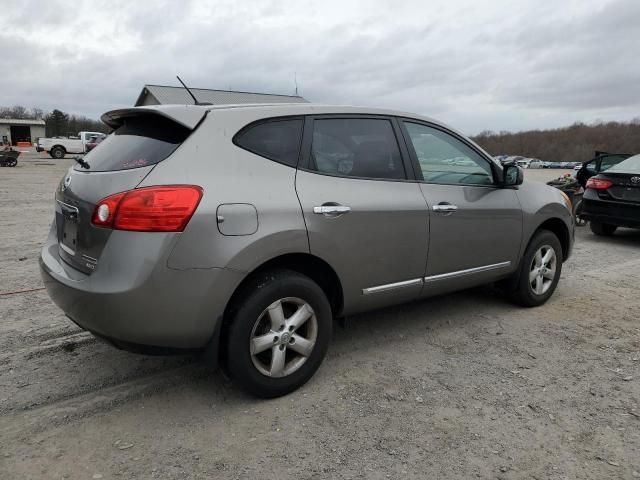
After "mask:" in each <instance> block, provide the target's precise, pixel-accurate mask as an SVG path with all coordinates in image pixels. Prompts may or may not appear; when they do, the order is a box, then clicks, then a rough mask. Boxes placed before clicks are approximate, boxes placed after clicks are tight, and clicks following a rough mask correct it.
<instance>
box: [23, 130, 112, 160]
mask: <svg viewBox="0 0 640 480" xmlns="http://www.w3.org/2000/svg"><path fill="white" fill-rule="evenodd" d="M104 136H105V134H104V133H100V132H80V133H79V134H78V138H72V137H67V138H65V137H56V138H40V139H38V146H37V147H36V150H37V151H38V152H43V151H44V152H47V153H48V154H49V155H51V156H52V157H53V158H64V156H65V155H66V154H67V153H75V154H84V153H86V151H87V143H89V142H90V141H91V140H92V139H93V138H94V137H104Z"/></svg>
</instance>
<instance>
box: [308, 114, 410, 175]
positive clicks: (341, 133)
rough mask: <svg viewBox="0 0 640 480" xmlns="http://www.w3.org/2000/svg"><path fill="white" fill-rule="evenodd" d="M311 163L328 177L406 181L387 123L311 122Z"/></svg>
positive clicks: (343, 119) (366, 121) (337, 119)
mask: <svg viewBox="0 0 640 480" xmlns="http://www.w3.org/2000/svg"><path fill="white" fill-rule="evenodd" d="M311 162H312V165H311V168H314V169H315V170H317V171H319V172H322V173H328V174H332V175H346V176H351V177H365V178H381V179H404V178H406V174H405V171H404V166H403V165H402V157H401V156H400V149H399V148H398V142H397V140H396V137H395V134H394V132H393V127H392V126H391V122H390V121H389V120H381V119H368V118H332V119H320V120H315V121H314V122H313V141H312V144H311Z"/></svg>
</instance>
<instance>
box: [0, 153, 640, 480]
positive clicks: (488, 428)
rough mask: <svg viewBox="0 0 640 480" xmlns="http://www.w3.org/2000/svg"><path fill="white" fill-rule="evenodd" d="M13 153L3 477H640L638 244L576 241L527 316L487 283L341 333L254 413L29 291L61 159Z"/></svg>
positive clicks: (173, 360) (5, 200) (217, 388)
mask: <svg viewBox="0 0 640 480" xmlns="http://www.w3.org/2000/svg"><path fill="white" fill-rule="evenodd" d="M26 157H27V158H26V159H23V158H21V162H20V163H19V165H18V167H16V168H13V169H8V168H3V169H0V198H1V199H2V209H0V238H1V239H2V244H1V245H0V271H1V272H2V276H1V278H2V285H1V286H0V317H1V320H2V321H1V322H0V432H1V434H0V478H2V479H4V478H6V479H14V478H15V479H17V478H87V479H92V478H93V479H97V478H104V479H108V478H162V479H166V478H273V479H283V478H295V479H312V478H318V479H320V478H373V479H378V478H379V479H385V478H460V479H468V478H509V479H511V478H527V479H543V478H544V479H546V478H552V479H556V478H557V479H561V478H568V479H569V478H570V479H574V478H594V479H596V478H597V479H602V478H638V477H640V455H639V454H638V452H640V382H639V380H640V323H639V321H638V313H637V312H638V307H639V306H640V301H639V300H638V286H639V285H640V255H638V248H639V247H640V231H632V230H621V231H620V232H619V233H617V234H616V235H615V236H614V237H612V238H606V239H605V238H598V237H595V236H594V235H592V234H591V232H590V231H589V229H588V228H580V229H578V232H577V241H576V247H575V252H574V255H573V257H572V258H571V259H570V261H569V262H568V263H567V264H565V266H564V269H563V273H562V279H561V281H560V285H559V288H558V291H557V292H556V294H555V295H554V296H553V297H552V299H551V300H550V301H549V302H548V303H547V304H546V305H544V306H542V307H540V308H537V309H528V310H524V309H520V308H516V307H514V306H512V305H510V304H509V303H507V302H506V301H505V300H504V299H503V298H502V297H501V296H500V295H499V293H498V292H496V291H495V290H493V289H491V288H489V287H486V288H480V289H474V290H469V291H464V292H460V293H456V294H453V295H447V296H444V297H441V298H436V299H431V300H429V301H425V302H421V303H414V304H410V305H405V306H402V307H396V308H392V309H387V310H382V311H378V312H374V313H369V314H366V315H361V316H359V317H356V318H352V319H349V321H348V322H347V324H346V326H345V328H336V330H335V334H334V340H333V343H332V345H331V348H330V351H329V354H328V357H327V359H326V360H325V363H324V364H323V366H322V367H321V368H320V370H319V371H318V373H317V374H316V376H315V377H314V378H313V379H312V380H311V381H310V382H309V383H308V384H307V385H306V386H305V387H303V388H302V389H301V390H299V391H298V392H295V393H293V394H291V395H289V396H287V397H284V398H280V399H276V400H269V401H258V400H255V399H253V398H250V397H248V396H246V395H244V394H243V393H242V392H240V391H239V390H237V389H236V388H235V387H234V386H233V385H232V384H230V383H229V382H228V381H227V380H226V379H225V378H224V377H223V376H222V375H221V374H220V373H212V372H210V371H209V370H208V369H207V368H206V367H205V366H204V365H202V364H201V363H199V361H198V359H197V358H194V357H190V356H180V357H165V358H163V357H145V356H138V355H134V354H129V353H125V352H121V351H118V350H116V349H114V348H112V347H110V346H107V345H105V344H103V343H101V342H99V341H96V340H94V339H93V338H92V337H91V336H90V335H89V334H87V333H85V332H82V331H80V330H79V329H78V328H77V327H75V326H74V325H73V324H72V323H71V322H69V321H68V320H67V319H66V318H65V317H64V316H63V315H62V313H61V312H60V311H59V310H58V309H57V308H56V307H55V306H54V305H53V304H52V302H51V301H50V300H49V298H48V297H47V294H46V293H45V292H44V291H43V290H38V289H41V288H42V283H41V281H40V276H39V273H38V267H37V257H38V251H39V247H40V244H41V242H42V241H43V239H44V236H45V235H46V232H47V228H48V226H49V224H50V221H51V219H52V214H53V200H52V196H53V193H52V192H53V190H54V188H55V186H56V185H57V182H58V181H59V179H60V178H61V177H62V175H63V173H64V171H65V170H66V168H67V167H68V166H69V165H70V164H71V160H68V159H67V160H63V161H53V160H51V159H49V158H48V157H46V158H45V157H42V158H39V157H38V156H37V155H26ZM560 173H561V172H560V171H557V170H556V171H549V170H538V171H535V170H531V171H527V172H526V175H527V176H528V177H530V178H534V179H536V180H547V179H549V178H552V177H555V176H557V175H559V174H560ZM26 289H36V290H34V291H30V292H24V293H16V294H10V295H6V293H8V292H14V291H17V290H26Z"/></svg>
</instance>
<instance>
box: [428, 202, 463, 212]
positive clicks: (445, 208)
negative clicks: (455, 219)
mask: <svg viewBox="0 0 640 480" xmlns="http://www.w3.org/2000/svg"><path fill="white" fill-rule="evenodd" d="M431 210H433V211H434V212H437V213H453V212H455V211H456V210H458V206H457V205H452V204H450V203H446V202H442V203H439V204H437V205H433V206H432V207H431Z"/></svg>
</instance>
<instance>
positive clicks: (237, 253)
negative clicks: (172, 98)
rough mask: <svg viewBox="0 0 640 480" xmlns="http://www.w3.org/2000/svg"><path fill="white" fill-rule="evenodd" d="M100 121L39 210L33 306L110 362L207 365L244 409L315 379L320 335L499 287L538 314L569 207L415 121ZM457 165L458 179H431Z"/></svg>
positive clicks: (213, 110) (234, 117)
mask: <svg viewBox="0 0 640 480" xmlns="http://www.w3.org/2000/svg"><path fill="white" fill-rule="evenodd" d="M102 118H103V121H104V122H106V123H107V124H108V125H110V126H111V127H113V128H114V129H115V132H114V133H113V134H112V135H110V136H109V137H107V138H106V139H105V140H104V141H103V142H102V144H101V145H100V148H96V149H94V150H92V151H91V152H89V153H88V154H87V155H86V156H85V157H84V162H85V163H86V165H85V166H81V165H75V166H74V167H72V168H70V169H69V171H68V172H67V173H66V174H65V176H64V178H63V179H62V180H61V182H60V185H59V187H58V188H57V190H56V193H55V210H56V212H55V218H54V222H53V225H52V227H51V230H50V233H49V236H48V238H47V240H46V243H45V245H44V247H43V248H42V252H41V258H40V266H41V271H42V277H43V280H44V284H45V285H46V288H47V290H48V293H49V295H50V296H51V298H52V299H53V300H54V302H55V303H56V304H57V305H58V306H59V307H60V308H61V309H62V310H63V311H64V312H65V313H66V315H67V316H68V317H69V318H70V319H72V320H73V321H74V322H76V323H77V324H78V325H80V326H81V327H82V328H85V329H87V330H89V331H91V332H93V333H94V334H95V335H97V336H99V337H102V338H105V339H107V340H109V341H110V342H111V343H113V344H114V345H116V346H119V347H121V348H126V349H130V350H137V351H140V350H142V351H147V350H151V351H165V350H166V349H190V350H191V349H199V350H204V351H205V352H206V353H207V355H205V358H207V359H210V360H211V361H212V362H213V363H214V364H215V363H216V362H217V361H220V362H221V364H222V366H223V367H224V368H225V369H226V370H227V371H228V372H229V374H230V376H231V377H232V378H234V379H235V380H236V381H237V382H238V384H239V385H241V386H242V387H243V388H244V389H246V390H247V391H249V392H251V393H253V394H255V395H258V396H262V397H274V396H278V395H283V394H286V393H288V392H291V391H292V390H294V389H296V388H298V387H299V386H301V385H302V384H304V383H305V382H306V381H307V380H308V379H309V378H310V377H311V376H312V375H313V374H314V372H315V371H316V369H317V368H318V367H319V365H320V363H321V362H322V359H323V358H324V356H325V353H326V351H327V348H328V345H329V341H330V338H331V329H332V319H333V318H336V317H342V316H347V315H352V314H355V313H359V312H365V311H369V310H372V309H376V308H379V307H385V306H391V305H395V304H400V303H404V302H408V301H413V300H417V299H420V298H426V297H430V296H433V295H439V294H443V293H446V292H451V291H454V290H459V289H464V288H469V287H472V286H475V285H481V284H485V283H489V282H497V281H500V284H501V285H502V286H503V288H504V289H505V290H506V292H507V293H508V294H509V296H510V297H511V298H512V299H513V300H514V301H516V302H517V303H518V304H520V305H523V306H526V307H533V306H537V305H541V304H543V303H544V302H546V301H547V300H548V299H549V297H550V296H551V295H552V294H553V292H554V290H555V289H556V286H557V283H558V279H559V278H560V272H561V269H562V264H563V262H564V261H565V260H566V259H567V258H568V257H569V254H570V252H571V249H572V244H573V238H574V225H573V220H572V216H571V205H570V202H569V200H568V198H567V197H566V195H564V194H563V193H561V192H560V191H559V190H557V189H554V188H551V187H548V186H546V185H544V184H542V183H537V182H523V172H522V170H520V169H519V168H518V167H517V166H515V165H506V166H504V167H503V166H501V165H500V164H499V162H496V161H494V160H493V159H492V158H491V157H490V156H489V155H488V154H487V153H486V152H485V151H483V150H482V149H481V148H480V147H478V146H477V145H476V144H475V143H473V142H472V141H471V140H469V139H468V138H466V137H464V136H463V135H461V134H460V133H457V132H456V131H454V130H451V129H450V128H448V127H446V126H444V125H442V124H440V123H438V122H436V121H435V120H432V119H429V118H426V117H421V116H417V115H411V114H406V113H402V112H396V111H388V110H379V109H369V108H356V107H332V106H321V105H311V104H296V105H262V106H255V105H254V106H243V107H242V108H231V107H226V106H222V105H221V106H191V105H190V106H175V105H173V106H169V105H165V106H154V107H138V108H128V109H123V110H115V111H112V112H108V113H106V114H105V115H103V117H102ZM417 144H419V145H420V146H421V148H420V152H421V153H419V154H418V153H417V149H416V148H415V147H414V145H417ZM456 157H464V158H465V159H467V160H468V164H465V165H457V164H456V163H455V162H454V163H445V162H442V160H443V159H447V158H456ZM393 328H394V326H393V325H389V333H391V331H392V330H393Z"/></svg>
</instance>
